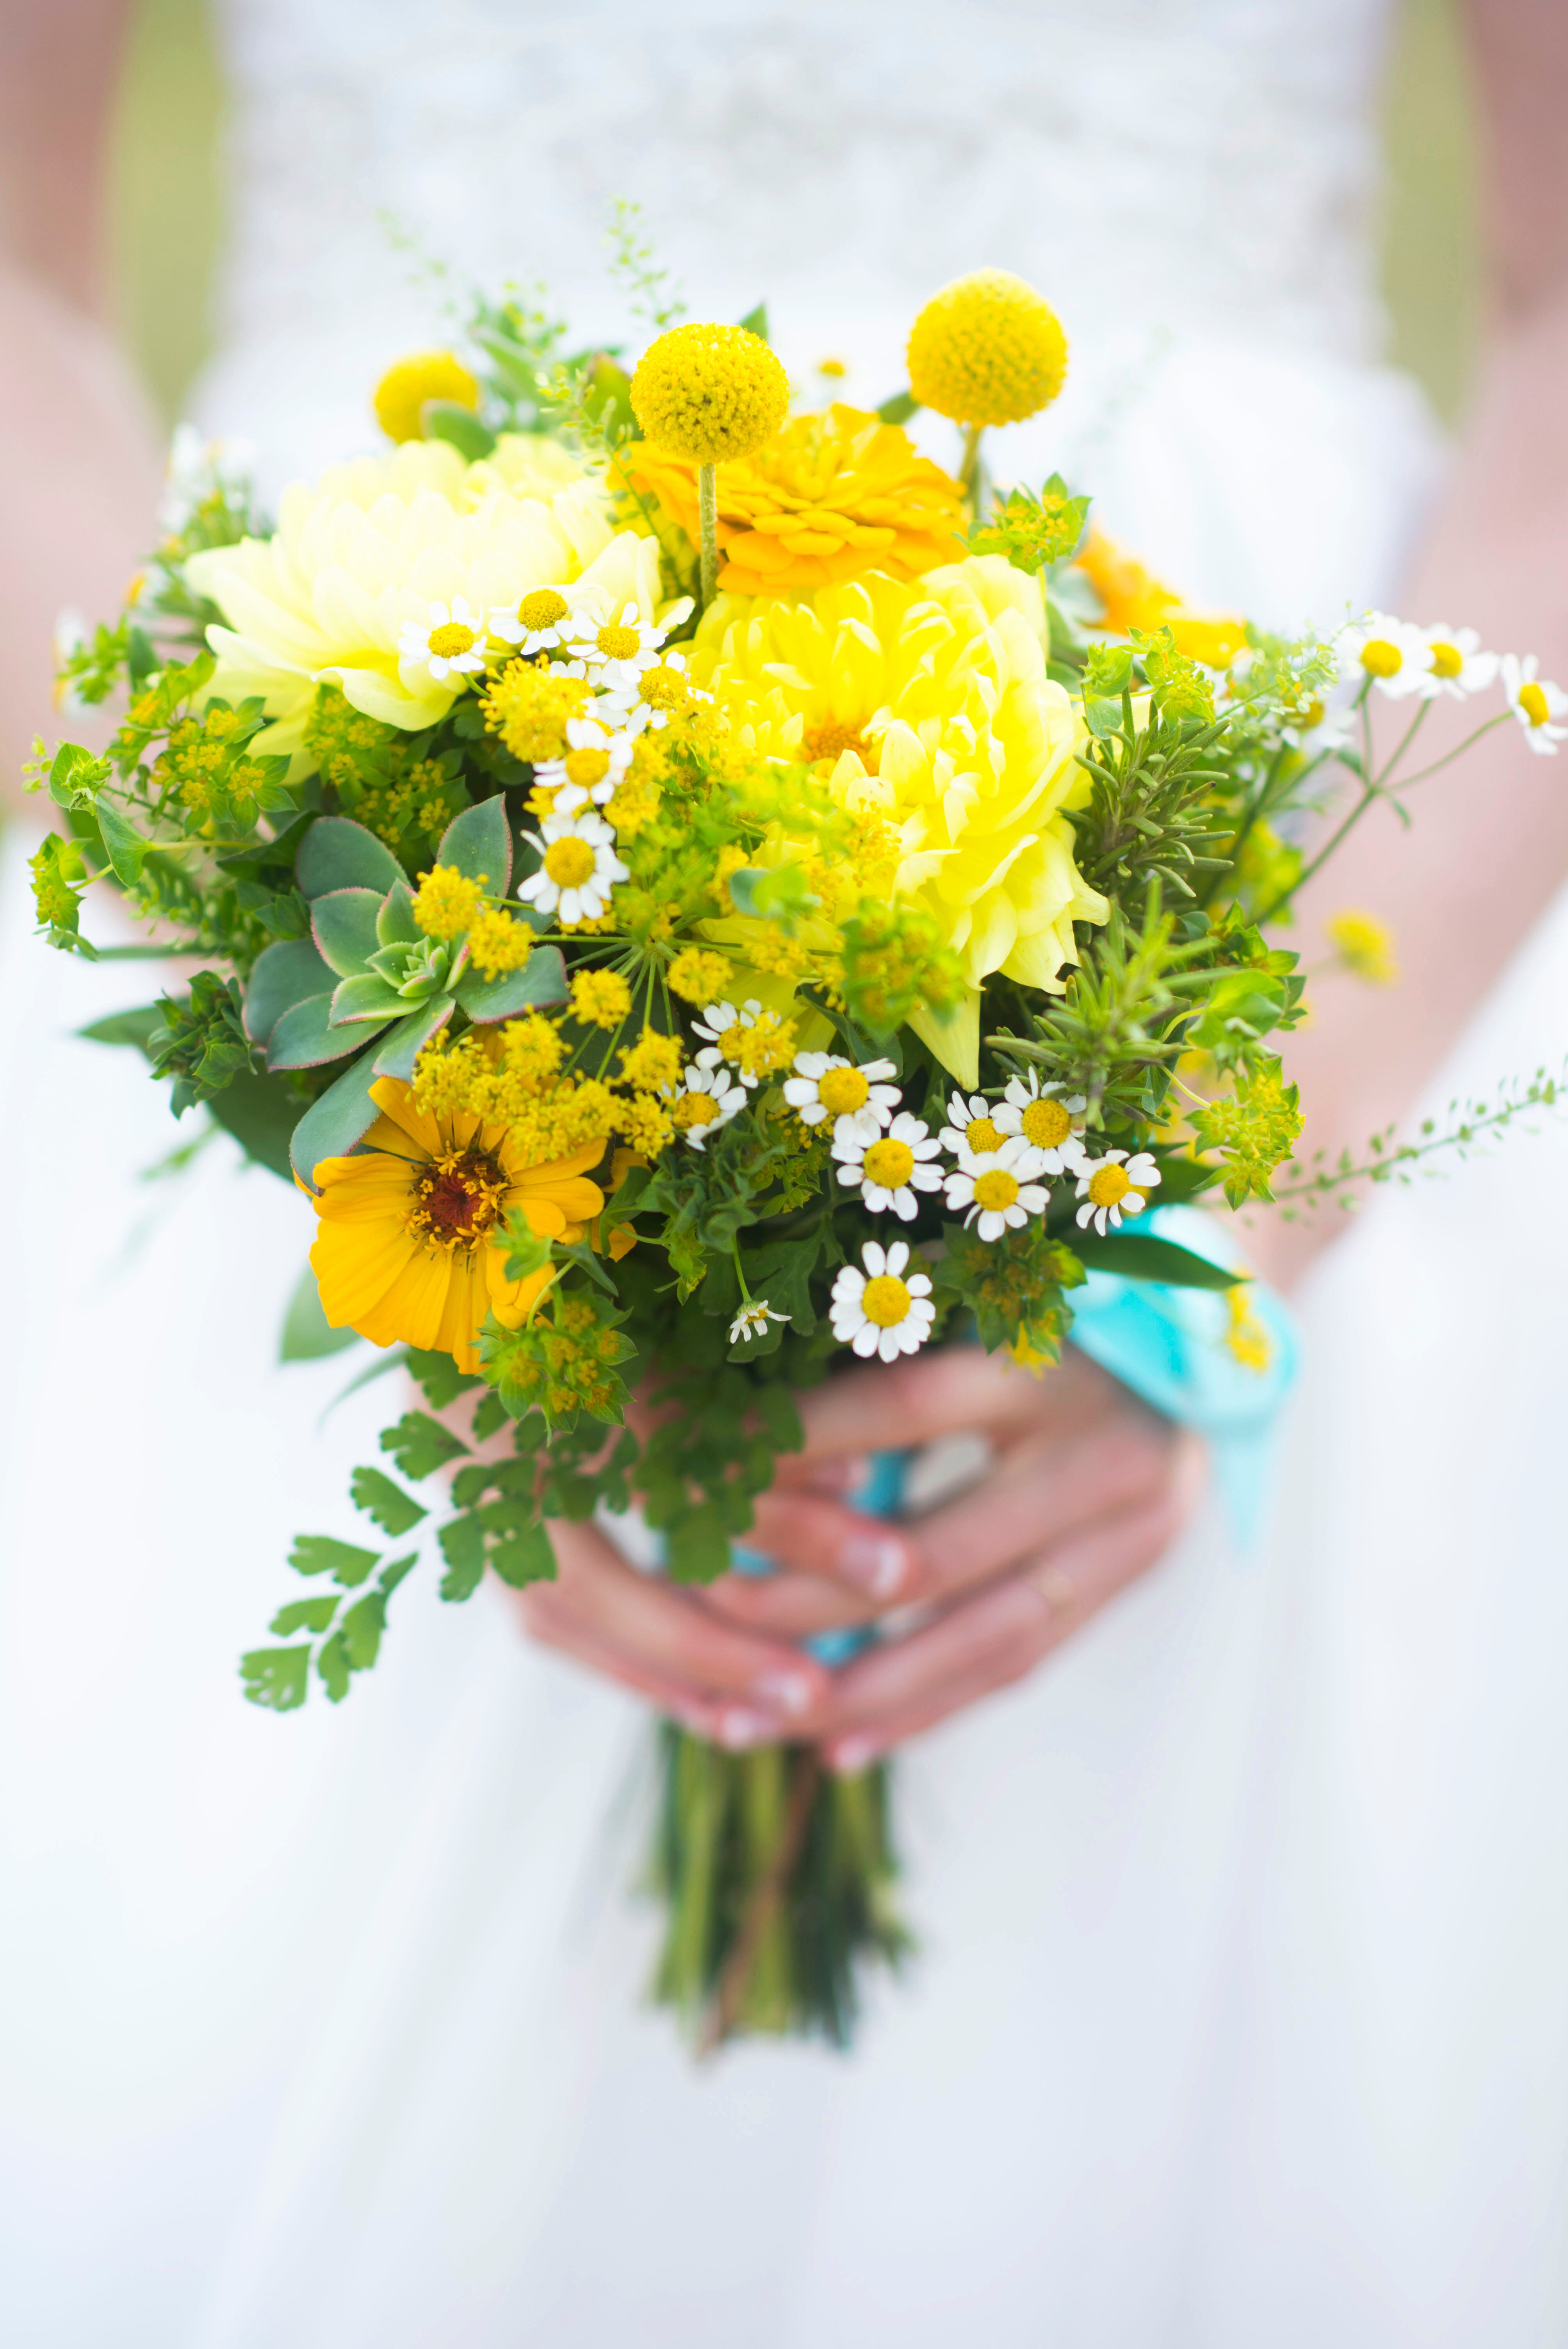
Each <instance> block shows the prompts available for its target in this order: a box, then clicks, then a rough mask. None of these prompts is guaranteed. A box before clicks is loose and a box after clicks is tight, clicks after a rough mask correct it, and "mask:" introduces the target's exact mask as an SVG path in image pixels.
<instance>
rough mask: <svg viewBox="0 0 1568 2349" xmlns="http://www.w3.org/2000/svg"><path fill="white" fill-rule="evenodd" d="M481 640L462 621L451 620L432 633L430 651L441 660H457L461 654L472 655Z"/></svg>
mask: <svg viewBox="0 0 1568 2349" xmlns="http://www.w3.org/2000/svg"><path fill="white" fill-rule="evenodd" d="M478 642H479V638H478V637H477V636H475V634H474V632H473V630H472V629H471V628H466V627H465V626H463V623H462V622H461V620H449V621H447V622H446V624H445V626H442V627H439V628H432V629H431V631H430V650H431V651H432V652H433V653H434V654H435V655H436V656H437V657H438V659H440V660H455V659H456V658H457V656H458V655H459V653H471V652H472V650H473V648H474V647H475V645H476V644H477V643H478Z"/></svg>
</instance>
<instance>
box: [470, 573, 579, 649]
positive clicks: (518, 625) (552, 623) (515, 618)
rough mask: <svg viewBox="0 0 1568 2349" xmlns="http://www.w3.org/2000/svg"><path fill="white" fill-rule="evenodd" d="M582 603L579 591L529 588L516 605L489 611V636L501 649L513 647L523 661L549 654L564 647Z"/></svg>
mask: <svg viewBox="0 0 1568 2349" xmlns="http://www.w3.org/2000/svg"><path fill="white" fill-rule="evenodd" d="M587 592H588V593H589V594H592V592H593V591H592V590H591V589H590V590H588V591H587ZM583 599H584V590H583V588H582V587H531V588H530V589H529V591H528V593H527V595H525V596H524V597H523V598H522V601H521V603H520V604H514V605H502V606H501V608H500V610H499V611H496V610H493V609H492V611H491V613H490V634H491V636H495V637H498V638H499V639H500V642H501V643H502V644H503V645H515V646H516V647H517V649H518V651H519V652H520V653H521V654H522V655H523V656H524V657H531V656H532V655H533V654H534V653H546V652H553V651H554V649H555V647H556V646H557V645H562V644H564V643H565V641H566V631H567V630H568V628H569V627H570V626H572V623H573V618H574V616H575V615H576V614H577V612H578V611H579V610H580V609H581V608H582V605H583Z"/></svg>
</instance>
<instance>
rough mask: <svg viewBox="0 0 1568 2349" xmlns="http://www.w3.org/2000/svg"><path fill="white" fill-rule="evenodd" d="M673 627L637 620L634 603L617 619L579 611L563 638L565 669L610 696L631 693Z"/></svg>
mask: <svg viewBox="0 0 1568 2349" xmlns="http://www.w3.org/2000/svg"><path fill="white" fill-rule="evenodd" d="M671 626H673V622H672V621H670V620H666V621H665V624H664V625H663V626H659V624H658V623H657V622H656V621H653V620H645V619H642V618H640V617H639V616H638V613H637V607H636V605H634V604H626V605H623V606H622V610H621V616H620V618H619V619H618V620H617V619H614V618H613V617H612V618H610V619H604V618H603V617H602V616H600V614H599V613H598V612H594V611H590V610H584V611H583V612H580V613H579V614H578V615H577V616H576V617H575V618H574V619H573V623H572V626H571V627H570V628H569V629H568V631H567V633H566V635H565V636H564V637H563V638H562V644H563V645H564V647H565V649H566V651H567V652H568V653H569V654H570V655H571V656H572V657H571V660H570V661H569V663H568V668H569V670H570V672H571V674H572V675H573V677H591V678H593V682H594V683H595V685H599V686H603V688H605V689H606V690H607V691H609V692H611V693H614V694H626V695H630V694H634V693H635V692H636V690H637V687H638V681H639V679H640V678H642V676H643V674H644V672H645V670H647V669H650V668H653V667H655V664H656V663H657V661H658V658H659V647H660V646H661V645H662V644H663V643H664V640H665V637H666V636H668V635H669V632H670V628H671Z"/></svg>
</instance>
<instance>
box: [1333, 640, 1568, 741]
mask: <svg viewBox="0 0 1568 2349" xmlns="http://www.w3.org/2000/svg"><path fill="white" fill-rule="evenodd" d="M1339 658H1340V673H1341V675H1342V677H1343V678H1345V680H1346V683H1348V684H1353V685H1354V686H1355V687H1356V688H1357V694H1356V705H1355V706H1359V705H1360V703H1361V702H1363V701H1364V700H1365V699H1366V698H1367V694H1368V693H1370V692H1372V691H1376V692H1377V693H1378V694H1380V695H1382V696H1383V697H1384V698H1387V700H1390V701H1418V702H1420V703H1422V704H1430V703H1432V702H1435V701H1439V700H1445V699H1447V700H1452V701H1467V700H1469V699H1470V697H1471V696H1472V695H1474V694H1478V693H1484V692H1485V691H1486V690H1487V688H1489V687H1490V686H1492V685H1495V684H1497V683H1499V682H1501V686H1502V691H1503V698H1504V701H1505V702H1506V704H1507V709H1505V710H1503V711H1501V712H1500V713H1499V715H1498V716H1497V717H1496V718H1495V719H1491V720H1490V721H1488V722H1489V724H1490V725H1501V723H1502V719H1503V718H1504V717H1505V716H1507V715H1508V714H1509V712H1511V713H1512V715H1513V717H1514V718H1515V719H1516V720H1517V721H1518V724H1519V726H1520V729H1521V730H1522V733H1523V735H1524V738H1525V740H1526V741H1527V742H1528V743H1529V745H1530V747H1531V749H1532V750H1534V751H1536V752H1538V753H1539V754H1541V755H1542V757H1546V758H1552V757H1554V756H1555V755H1556V750H1557V745H1558V744H1559V742H1561V741H1563V740H1564V739H1568V724H1564V723H1563V722H1562V721H1563V720H1564V719H1568V694H1565V693H1564V692H1563V690H1562V688H1560V687H1559V686H1556V685H1553V683H1552V682H1551V681H1550V679H1548V678H1543V677H1542V676H1541V674H1540V670H1539V665H1538V663H1537V661H1536V657H1535V655H1534V654H1533V653H1527V654H1526V655H1525V656H1524V657H1523V658H1521V657H1520V656H1519V655H1518V654H1516V653H1502V654H1498V653H1492V652H1487V651H1486V650H1485V649H1484V648H1483V647H1482V645H1481V641H1480V636H1479V635H1478V634H1477V632H1476V630H1475V629H1474V628H1451V627H1449V624H1448V622H1447V621H1446V620H1434V621H1433V622H1432V624H1431V625H1430V626H1429V627H1418V626H1416V625H1415V624H1414V622H1413V621H1409V620H1400V619H1396V618H1395V617H1393V616H1392V615H1391V614H1389V613H1387V612H1368V613H1367V614H1366V615H1365V616H1364V617H1363V618H1361V619H1359V620H1357V621H1356V622H1355V623H1354V624H1353V625H1352V626H1349V627H1348V628H1346V630H1345V631H1344V633H1343V635H1342V636H1340V638H1339ZM1424 715H1425V710H1424V709H1422V710H1420V711H1418V716H1424ZM1324 722H1325V723H1326V724H1327V725H1333V724H1334V718H1333V716H1332V715H1329V716H1326V718H1325V720H1324ZM1342 728H1343V716H1342V715H1341V718H1340V729H1341V730H1342ZM1316 747H1320V748H1321V747H1323V744H1322V742H1321V739H1320V740H1319V742H1318V744H1317V746H1316Z"/></svg>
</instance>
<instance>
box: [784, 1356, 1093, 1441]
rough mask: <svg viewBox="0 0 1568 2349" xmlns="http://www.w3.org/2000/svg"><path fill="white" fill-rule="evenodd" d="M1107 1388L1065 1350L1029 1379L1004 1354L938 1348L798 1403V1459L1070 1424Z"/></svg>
mask: <svg viewBox="0 0 1568 2349" xmlns="http://www.w3.org/2000/svg"><path fill="white" fill-rule="evenodd" d="M1113 1384H1114V1382H1113V1381H1110V1380H1109V1379H1108V1377H1107V1374H1106V1372H1105V1371H1101V1370H1100V1369H1099V1367H1098V1365H1097V1364H1095V1363H1093V1362H1091V1361H1088V1357H1087V1356H1085V1355H1083V1354H1079V1353H1076V1352H1074V1351H1073V1350H1072V1349H1071V1348H1069V1349H1068V1351H1067V1352H1066V1353H1065V1354H1064V1355H1063V1357H1062V1359H1061V1361H1059V1362H1058V1363H1057V1364H1056V1365H1055V1366H1054V1367H1053V1368H1052V1369H1050V1370H1048V1371H1045V1372H1044V1373H1043V1374H1042V1375H1040V1376H1038V1377H1037V1376H1036V1375H1035V1373H1034V1372H1032V1371H1025V1370H1021V1369H1020V1368H1019V1367H1018V1365H1017V1364H1016V1362H1014V1361H1010V1360H1009V1359H1008V1357H1007V1356H1006V1355H1005V1354H987V1353H985V1352H983V1351H982V1350H981V1349H980V1348H979V1347H978V1346H944V1347H940V1348H938V1349H937V1350H935V1351H934V1352H932V1353H928V1354H914V1355H906V1356H905V1357H903V1360H901V1361H897V1362H890V1363H874V1364H869V1365H867V1366H866V1367H865V1368H863V1369H861V1368H859V1367H857V1368H856V1369H854V1370H851V1371H844V1372H843V1373H842V1374H841V1376H839V1377H837V1378H833V1379H830V1380H829V1381H827V1383H826V1384H825V1385H823V1386H820V1387H815V1388H813V1389H812V1390H811V1391H810V1393H807V1394H803V1395H801V1396H799V1398H798V1400H799V1411H800V1422H801V1425H802V1427H803V1428H804V1430H805V1434H806V1445H805V1456H806V1457H807V1458H808V1459H810V1458H812V1457H815V1456H817V1455H819V1454H820V1455H826V1456H832V1455H835V1454H841V1453H847V1452H896V1451H902V1450H903V1449H905V1448H906V1447H908V1446H909V1445H912V1444H930V1443H933V1442H934V1441H935V1439H936V1437H937V1436H939V1435H947V1434H951V1433H954V1431H956V1430H959V1429H964V1428H974V1427H985V1428H989V1429H991V1430H993V1431H994V1432H998V1431H1005V1430H1006V1428H1008V1427H1010V1426H1011V1427H1023V1426H1026V1425H1029V1424H1038V1423H1040V1421H1041V1418H1042V1415H1044V1416H1045V1417H1046V1418H1047V1419H1051V1420H1057V1419H1059V1420H1060V1421H1061V1423H1062V1424H1063V1425H1064V1426H1065V1425H1068V1424H1071V1423H1075V1422H1076V1421H1077V1420H1078V1419H1079V1418H1080V1417H1081V1416H1082V1415H1083V1414H1085V1413H1088V1412H1090V1411H1092V1409H1093V1408H1094V1406H1095V1404H1096V1403H1097V1402H1099V1401H1101V1400H1102V1399H1103V1397H1104V1395H1105V1393H1106V1392H1107V1390H1108V1388H1109V1387H1110V1386H1111V1385H1113Z"/></svg>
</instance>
